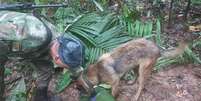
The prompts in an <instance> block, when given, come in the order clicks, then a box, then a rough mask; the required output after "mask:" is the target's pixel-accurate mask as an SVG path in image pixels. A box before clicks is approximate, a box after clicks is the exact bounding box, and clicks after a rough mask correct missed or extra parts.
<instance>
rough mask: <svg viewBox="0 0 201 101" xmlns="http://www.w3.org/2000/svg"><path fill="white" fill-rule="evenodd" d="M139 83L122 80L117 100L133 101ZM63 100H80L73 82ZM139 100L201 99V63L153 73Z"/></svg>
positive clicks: (63, 94) (62, 94)
mask: <svg viewBox="0 0 201 101" xmlns="http://www.w3.org/2000/svg"><path fill="white" fill-rule="evenodd" d="M136 90H137V83H135V84H134V85H128V84H126V82H125V81H123V80H122V81H121V86H120V94H119V96H118V97H117V99H116V100H117V101H131V99H132V98H133V97H134V95H135V93H136ZM59 96H60V97H61V98H62V100H63V101H79V91H78V90H77V89H76V85H74V84H72V85H70V86H69V87H68V88H66V89H65V91H64V92H62V93H61V94H60V95H59ZM139 101H201V65H191V64H188V65H183V66H170V67H168V68H166V69H164V70H160V71H159V72H155V73H152V75H151V78H149V79H148V80H147V82H146V85H145V89H144V90H143V92H142V94H141V97H140V99H139Z"/></svg>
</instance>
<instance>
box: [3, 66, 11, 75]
mask: <svg viewBox="0 0 201 101" xmlns="http://www.w3.org/2000/svg"><path fill="white" fill-rule="evenodd" d="M11 74H12V71H11V69H10V68H5V71H4V75H5V76H8V75H11Z"/></svg>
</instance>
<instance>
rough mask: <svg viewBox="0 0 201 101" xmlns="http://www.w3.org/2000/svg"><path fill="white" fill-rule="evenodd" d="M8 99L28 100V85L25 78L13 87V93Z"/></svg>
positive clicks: (15, 100) (12, 100)
mask: <svg viewBox="0 0 201 101" xmlns="http://www.w3.org/2000/svg"><path fill="white" fill-rule="evenodd" d="M6 101H26V85H25V82H24V78H22V79H21V80H20V81H19V82H18V83H17V85H16V86H15V88H13V90H12V91H11V94H10V95H9V96H8V97H7V98H6Z"/></svg>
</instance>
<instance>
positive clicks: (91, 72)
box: [77, 64, 99, 93]
mask: <svg viewBox="0 0 201 101" xmlns="http://www.w3.org/2000/svg"><path fill="white" fill-rule="evenodd" d="M98 82H99V81H98V69H97V67H96V65H95V64H92V65H89V67H88V68H87V70H85V71H83V72H81V74H80V76H79V77H78V79H77V83H78V85H79V86H81V87H82V88H84V89H85V90H86V91H87V92H88V93H92V92H93V90H94V89H93V87H94V86H95V85H97V84H98Z"/></svg>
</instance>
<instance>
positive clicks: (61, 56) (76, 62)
mask: <svg viewBox="0 0 201 101" xmlns="http://www.w3.org/2000/svg"><path fill="white" fill-rule="evenodd" d="M50 54H51V56H52V58H53V61H54V63H56V64H57V65H58V66H59V67H64V68H68V69H74V68H76V67H79V66H80V65H82V63H83V60H84V45H83V43H82V42H81V41H80V40H79V39H77V38H74V37H64V36H62V37H58V38H57V39H56V40H54V41H53V42H52V43H51V48H50Z"/></svg>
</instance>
